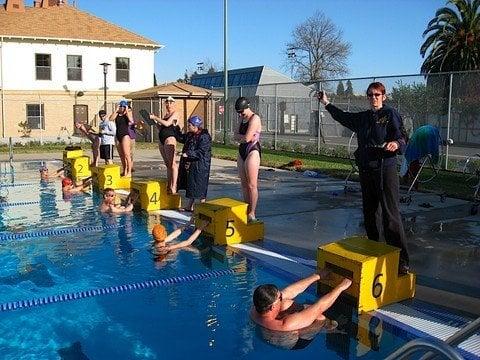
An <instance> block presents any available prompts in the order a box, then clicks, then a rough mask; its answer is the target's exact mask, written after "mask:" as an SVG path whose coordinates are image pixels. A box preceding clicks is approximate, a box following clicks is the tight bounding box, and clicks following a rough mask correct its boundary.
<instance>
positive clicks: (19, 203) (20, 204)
mask: <svg viewBox="0 0 480 360" xmlns="http://www.w3.org/2000/svg"><path fill="white" fill-rule="evenodd" d="M52 203H53V202H52ZM35 204H40V201H19V202H13V203H0V208H6V207H14V206H23V205H35Z"/></svg>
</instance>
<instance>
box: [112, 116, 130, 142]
mask: <svg viewBox="0 0 480 360" xmlns="http://www.w3.org/2000/svg"><path fill="white" fill-rule="evenodd" d="M115 125H116V126H117V132H116V136H117V140H118V141H119V142H121V141H122V139H123V137H124V136H126V135H128V128H129V127H130V124H129V120H128V116H126V115H117V118H116V119H115Z"/></svg>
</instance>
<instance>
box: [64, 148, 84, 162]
mask: <svg viewBox="0 0 480 360" xmlns="http://www.w3.org/2000/svg"><path fill="white" fill-rule="evenodd" d="M80 156H83V150H82V149H80V148H79V149H72V150H67V149H65V150H63V166H66V165H67V159H73V158H77V157H80Z"/></svg>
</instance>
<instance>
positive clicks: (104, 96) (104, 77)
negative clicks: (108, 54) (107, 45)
mask: <svg viewBox="0 0 480 360" xmlns="http://www.w3.org/2000/svg"><path fill="white" fill-rule="evenodd" d="M100 65H102V66H103V110H105V111H107V73H108V67H109V66H110V65H111V64H109V63H106V62H104V63H101V64H100Z"/></svg>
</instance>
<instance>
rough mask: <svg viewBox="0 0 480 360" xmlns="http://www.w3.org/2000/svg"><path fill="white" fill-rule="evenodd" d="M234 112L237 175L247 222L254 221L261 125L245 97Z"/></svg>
mask: <svg viewBox="0 0 480 360" xmlns="http://www.w3.org/2000/svg"><path fill="white" fill-rule="evenodd" d="M235 110H236V111H237V113H238V115H239V116H240V119H241V122H240V126H239V128H238V132H237V133H236V134H235V140H237V141H239V142H240V146H239V148H238V152H239V154H238V159H237V166H238V174H239V176H240V181H241V183H242V192H243V199H244V201H245V202H246V203H247V204H248V209H247V216H248V221H255V220H256V217H255V211H256V208H257V201H258V185H257V183H258V171H259V168H260V156H261V151H262V149H261V147H260V132H261V131H262V124H261V122H260V117H259V116H258V115H257V114H255V113H254V112H253V111H252V110H251V109H250V103H249V102H248V99H246V98H245V97H243V96H242V97H239V98H238V99H237V101H236V102H235Z"/></svg>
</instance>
